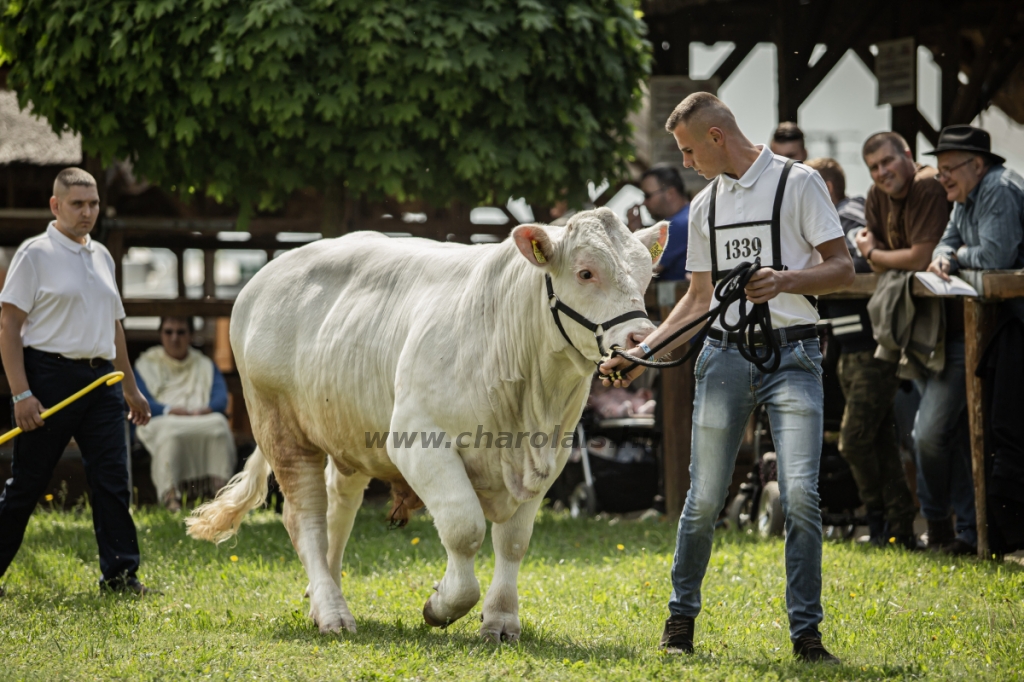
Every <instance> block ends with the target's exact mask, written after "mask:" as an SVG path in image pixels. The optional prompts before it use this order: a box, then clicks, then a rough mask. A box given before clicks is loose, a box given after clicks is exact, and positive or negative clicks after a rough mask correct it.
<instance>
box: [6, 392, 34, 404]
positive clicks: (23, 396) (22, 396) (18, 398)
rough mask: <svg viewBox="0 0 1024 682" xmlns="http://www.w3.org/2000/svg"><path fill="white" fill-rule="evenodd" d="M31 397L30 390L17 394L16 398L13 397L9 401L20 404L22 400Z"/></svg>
mask: <svg viewBox="0 0 1024 682" xmlns="http://www.w3.org/2000/svg"><path fill="white" fill-rule="evenodd" d="M31 397H32V389H29V390H27V391H23V392H21V393H19V394H18V395H16V396H13V397H12V398H11V400H12V401H13V402H14V403H20V402H21V401H22V400H25V399H26V398H31Z"/></svg>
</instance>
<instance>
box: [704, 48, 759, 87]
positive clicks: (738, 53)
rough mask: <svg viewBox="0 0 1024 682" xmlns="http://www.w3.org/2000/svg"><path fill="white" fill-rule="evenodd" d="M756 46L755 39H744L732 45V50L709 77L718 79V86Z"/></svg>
mask: <svg viewBox="0 0 1024 682" xmlns="http://www.w3.org/2000/svg"><path fill="white" fill-rule="evenodd" d="M756 46H757V41H755V40H745V41H742V42H737V43H736V47H734V48H733V50H732V52H730V53H729V56H728V57H726V58H725V61H723V62H722V63H721V64H719V65H718V68H717V69H715V73H714V74H713V75H712V76H711V78H717V79H718V83H719V87H721V85H722V84H724V83H725V81H727V80H728V79H729V76H731V75H732V72H733V71H735V70H736V69H737V67H739V65H740V64H742V63H743V60H744V59H746V58H747V56H748V55H749V54H750V52H751V51H752V50H753V49H754V48H755V47H756Z"/></svg>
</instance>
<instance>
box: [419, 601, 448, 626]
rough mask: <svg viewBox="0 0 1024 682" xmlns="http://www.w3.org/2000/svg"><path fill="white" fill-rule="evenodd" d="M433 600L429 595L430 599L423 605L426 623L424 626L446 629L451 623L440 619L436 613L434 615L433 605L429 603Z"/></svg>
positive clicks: (445, 619)
mask: <svg viewBox="0 0 1024 682" xmlns="http://www.w3.org/2000/svg"><path fill="white" fill-rule="evenodd" d="M433 599H434V596H433V595H431V596H430V599H428V600H427V603H425V604H424V605H423V620H424V622H426V624H427V625H429V626H430V627H432V628H444V627H448V625H450V624H451V622H452V621H451V620H450V619H448V618H441V617H440V616H438V615H437V614H436V613H434V605H433V604H432V603H431V602H432V601H433Z"/></svg>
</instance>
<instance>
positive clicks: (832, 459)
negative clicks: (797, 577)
mask: <svg viewBox="0 0 1024 682" xmlns="http://www.w3.org/2000/svg"><path fill="white" fill-rule="evenodd" d="M827 339H828V337H827V335H826V336H825V338H823V339H822V344H823V350H824V352H823V353H822V355H823V356H824V359H823V362H822V369H823V377H822V383H823V387H824V393H825V413H824V422H825V428H824V431H825V434H824V436H825V437H824V438H823V442H822V446H821V463H820V468H819V472H818V496H819V498H820V500H821V525H822V527H823V528H824V531H825V536H826V537H834V538H844V539H848V538H851V537H853V534H854V531H855V530H856V527H857V526H864V525H867V518H866V517H865V516H864V515H858V514H857V513H856V512H857V509H858V508H859V507H861V500H860V494H859V493H858V492H857V483H856V481H854V479H853V472H852V471H851V470H850V465H849V464H847V463H846V460H845V459H843V457H842V455H840V454H839V447H838V438H837V434H838V432H839V425H840V423H841V422H842V417H843V409H844V407H845V404H846V403H845V401H844V400H843V393H842V390H841V389H840V387H839V382H838V380H837V379H836V374H835V366H836V362H837V360H838V358H837V357H835V355H836V354H835V353H834V352H832V353H830V351H834V346H833V347H832V348H830V344H828V342H827ZM753 441H754V443H753V449H754V457H755V461H754V466H753V467H752V468H751V470H750V472H749V473H748V474H747V478H746V480H745V481H744V482H743V483H742V484H741V485H740V488H739V491H738V492H737V493H736V496H735V497H733V499H732V501H731V502H730V503H729V504H728V505H727V507H726V514H725V520H726V523H727V524H728V526H729V527H730V528H736V529H739V530H742V531H745V532H747V533H756V534H758V535H760V536H762V537H770V536H781V535H782V534H783V530H784V528H785V516H784V514H783V512H782V498H781V495H780V492H779V483H778V462H777V458H776V454H775V452H773V450H774V446H773V445H772V442H771V428H770V425H769V423H768V413H767V410H766V409H765V408H764V407H759V408H758V409H757V411H756V412H755V413H754V435H753ZM762 451H764V452H762Z"/></svg>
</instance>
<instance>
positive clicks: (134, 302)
mask: <svg viewBox="0 0 1024 682" xmlns="http://www.w3.org/2000/svg"><path fill="white" fill-rule="evenodd" d="M122 303H123V304H124V312H125V314H126V315H128V316H129V317H206V318H214V317H231V309H232V308H233V307H234V305H235V302H234V301H233V300H230V299H217V298H185V299H181V298H167V299H152V298H126V299H123V301H122Z"/></svg>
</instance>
